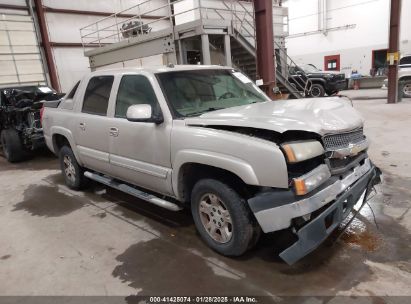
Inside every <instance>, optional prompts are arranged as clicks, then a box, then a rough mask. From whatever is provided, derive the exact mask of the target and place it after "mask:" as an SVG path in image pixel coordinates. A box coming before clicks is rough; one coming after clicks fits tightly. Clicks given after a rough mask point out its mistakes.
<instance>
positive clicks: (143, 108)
mask: <svg viewBox="0 0 411 304" xmlns="http://www.w3.org/2000/svg"><path fill="white" fill-rule="evenodd" d="M126 117H127V120H129V121H133V122H154V123H155V124H161V123H162V122H163V121H164V119H163V116H162V115H161V114H160V115H153V113H152V108H151V105H149V104H137V105H132V106H130V107H129V108H128V109H127V114H126Z"/></svg>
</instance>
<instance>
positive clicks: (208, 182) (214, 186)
mask: <svg viewBox="0 0 411 304" xmlns="http://www.w3.org/2000/svg"><path fill="white" fill-rule="evenodd" d="M191 212H192V215H193V218H194V222H195V225H196V227H197V230H198V232H199V234H200V235H201V237H202V239H203V240H204V241H205V242H206V243H207V245H208V246H209V247H211V248H212V249H214V250H215V251H217V252H219V253H220V254H223V255H225V256H239V255H242V254H243V253H245V252H246V251H247V249H250V248H251V247H253V246H254V245H255V244H256V243H257V241H258V237H259V235H260V227H259V226H258V224H257V223H256V220H255V219H254V216H253V214H252V212H251V210H250V209H249V207H248V205H247V202H246V200H245V199H244V198H242V197H241V196H240V195H239V194H238V193H237V192H236V191H235V190H233V189H232V188H231V187H229V186H228V185H226V184H224V183H222V182H220V181H217V180H214V179H203V180H200V181H198V182H197V183H196V185H195V186H194V188H193V191H192V196H191Z"/></svg>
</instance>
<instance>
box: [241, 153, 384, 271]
mask: <svg viewBox="0 0 411 304" xmlns="http://www.w3.org/2000/svg"><path fill="white" fill-rule="evenodd" d="M379 177H380V171H379V169H378V168H377V167H375V166H374V165H373V164H372V163H371V161H370V160H369V159H368V158H367V159H366V160H365V161H364V163H363V164H362V165H360V166H358V167H356V168H354V170H353V171H352V172H351V173H349V174H348V175H346V176H344V178H343V179H339V178H337V179H336V180H331V181H330V182H331V184H330V183H329V184H326V185H325V186H324V187H322V188H320V189H319V190H318V191H316V192H315V193H314V194H311V196H308V197H304V198H303V199H300V200H297V201H292V202H287V199H290V197H288V198H287V196H284V195H283V194H281V192H280V196H279V193H278V192H271V193H270V192H269V193H264V194H262V195H259V196H256V197H254V198H251V199H250V200H249V201H248V203H249V205H250V208H251V210H252V211H253V212H254V215H255V217H256V219H257V221H258V223H259V224H260V226H261V228H262V230H263V231H264V232H266V233H268V232H273V231H278V230H282V229H286V228H288V227H290V226H291V224H292V220H293V219H295V218H298V217H302V216H307V215H311V214H312V213H313V212H315V211H317V210H319V209H321V208H322V207H324V206H326V205H329V206H328V207H327V208H326V209H325V210H324V211H322V212H321V213H320V214H317V215H316V217H315V218H311V219H310V220H309V221H308V222H307V223H306V224H305V225H304V226H303V227H302V228H300V229H299V230H298V231H297V232H296V234H297V236H298V241H297V242H296V243H294V244H293V245H292V246H290V247H289V248H287V249H286V250H284V251H283V252H282V253H281V254H280V257H281V258H282V259H283V260H285V261H286V262H287V263H288V264H293V263H295V262H296V261H298V260H299V259H300V258H302V257H303V256H305V255H307V254H308V253H310V252H311V251H313V250H314V249H315V248H317V247H318V246H319V245H320V244H321V243H322V242H323V241H324V240H325V239H326V238H327V237H328V236H329V235H330V234H331V232H332V231H333V230H334V229H335V228H336V227H338V226H339V225H340V224H341V222H342V221H343V220H344V218H345V217H346V216H347V215H348V214H349V212H350V211H351V209H352V208H353V206H354V205H355V203H356V202H357V201H358V200H359V198H360V197H361V195H362V194H363V193H364V191H366V190H367V189H368V188H370V187H372V186H373V185H375V184H377V183H379ZM279 198H281V199H282V201H279ZM364 199H366V198H364ZM269 206H271V207H269ZM264 207H267V208H265V209H264ZM324 208H325V207H324Z"/></svg>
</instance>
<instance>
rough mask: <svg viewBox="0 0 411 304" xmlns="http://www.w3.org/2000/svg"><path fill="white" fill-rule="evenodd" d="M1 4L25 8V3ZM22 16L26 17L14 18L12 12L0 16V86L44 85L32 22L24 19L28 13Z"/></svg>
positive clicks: (27, 17) (41, 65) (16, 16)
mask: <svg viewBox="0 0 411 304" xmlns="http://www.w3.org/2000/svg"><path fill="white" fill-rule="evenodd" d="M0 3H3V4H4V3H6V4H14V5H25V2H23V3H19V1H15V2H13V3H7V1H2V2H0ZM10 11H11V10H10ZM14 12H17V11H14ZM19 12H21V11H19ZM23 12H24V11H23ZM24 13H25V14H26V16H24V15H18V14H17V15H16V14H14V13H13V11H11V13H10V14H6V13H2V14H1V19H0V76H1V77H0V84H2V85H18V84H30V83H45V74H44V68H43V62H42V60H41V56H40V53H39V46H38V42H37V37H36V33H35V31H34V25H33V21H32V19H31V17H30V16H27V12H24Z"/></svg>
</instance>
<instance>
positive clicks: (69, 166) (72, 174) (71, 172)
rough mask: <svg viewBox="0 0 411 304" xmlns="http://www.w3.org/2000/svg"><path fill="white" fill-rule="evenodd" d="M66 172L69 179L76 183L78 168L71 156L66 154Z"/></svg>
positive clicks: (64, 160)
mask: <svg viewBox="0 0 411 304" xmlns="http://www.w3.org/2000/svg"><path fill="white" fill-rule="evenodd" d="M63 162H64V173H65V174H66V177H67V179H68V180H69V181H71V182H72V183H74V182H75V181H76V169H75V168H74V165H73V161H72V159H71V157H70V156H68V155H64V159H63Z"/></svg>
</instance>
